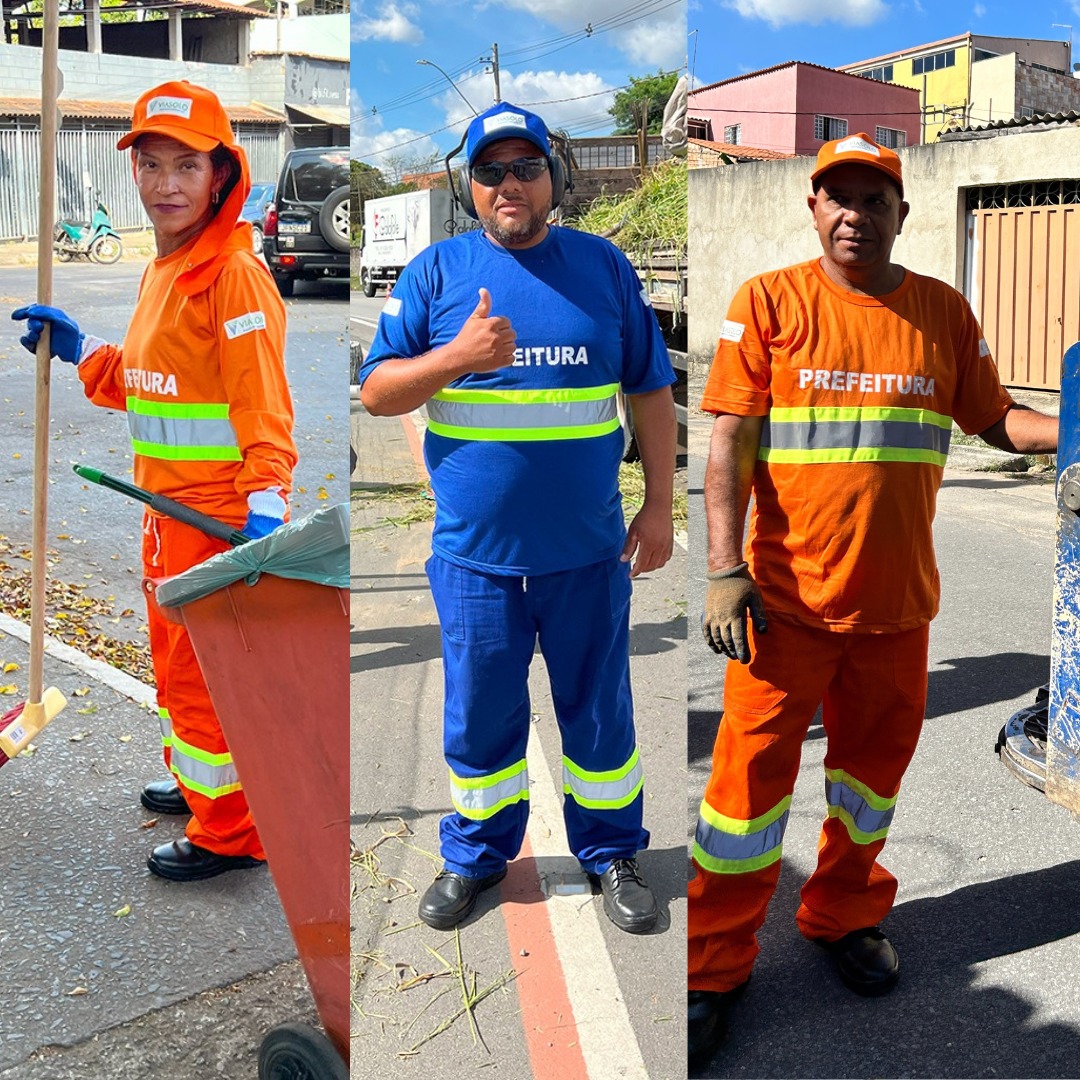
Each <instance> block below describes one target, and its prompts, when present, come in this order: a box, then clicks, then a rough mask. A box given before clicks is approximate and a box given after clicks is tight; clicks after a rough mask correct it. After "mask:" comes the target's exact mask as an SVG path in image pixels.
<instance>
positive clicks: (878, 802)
mask: <svg viewBox="0 0 1080 1080" xmlns="http://www.w3.org/2000/svg"><path fill="white" fill-rule="evenodd" d="M825 799H826V801H827V802H828V804H829V817H834V818H839V819H840V820H841V821H842V822H843V823H844V827H845V828H846V829H847V831H848V835H849V836H850V837H851V839H852V841H853V842H854V843H856V844H872V843H874V842H875V841H876V840H883V839H884V838H885V837H886V835H888V832H889V825H890V824H891V823H892V818H893V811H894V810H895V808H896V799H897V796H895V795H894V796H893V797H892V798H891V799H883V798H882V797H881V796H880V795H878V794H877V793H876V792H873V791H871V790H870V788H868V787H867V786H866V785H865V784H864V783H862V782H861V781H859V780H856V779H855V777H853V776H851V775H850V774H848V773H846V772H844V771H843V769H826V770H825Z"/></svg>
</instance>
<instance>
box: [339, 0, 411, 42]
mask: <svg viewBox="0 0 1080 1080" xmlns="http://www.w3.org/2000/svg"><path fill="white" fill-rule="evenodd" d="M418 14H419V12H418V9H417V7H416V5H415V4H396V3H395V2H394V0H388V2H387V3H385V4H383V6H382V9H381V10H380V12H379V14H378V15H377V16H366V15H364V13H363V11H362V9H358V10H357V11H355V12H354V15H353V20H352V33H351V37H352V40H353V41H371V40H377V41H396V42H399V43H401V42H407V43H416V42H418V41H422V40H423V37H424V33H423V31H422V30H421V29H420V27H419V26H418V25H417V24H416V23H415V22H413V21H412V20H413V19H414V18H416V16H417V15H418Z"/></svg>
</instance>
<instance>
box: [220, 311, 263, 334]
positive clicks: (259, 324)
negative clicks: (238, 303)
mask: <svg viewBox="0 0 1080 1080" xmlns="http://www.w3.org/2000/svg"><path fill="white" fill-rule="evenodd" d="M265 329H266V316H265V315H264V314H263V313H262V312H261V311H249V312H248V313H247V314H246V315H239V316H237V318H235V319H226V320H225V335H226V337H228V338H230V339H231V338H238V337H242V336H243V335H244V334H250V333H251V332H252V330H265Z"/></svg>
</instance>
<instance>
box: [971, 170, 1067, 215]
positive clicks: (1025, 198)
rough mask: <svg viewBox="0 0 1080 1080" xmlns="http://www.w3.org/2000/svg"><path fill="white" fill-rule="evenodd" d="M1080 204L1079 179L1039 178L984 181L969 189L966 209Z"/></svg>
mask: <svg viewBox="0 0 1080 1080" xmlns="http://www.w3.org/2000/svg"><path fill="white" fill-rule="evenodd" d="M1078 203H1080V180H1078V179H1075V178H1073V179H1070V180H1039V181H1034V182H1032V181H1028V182H1025V183H1019V184H987V185H985V186H983V187H974V188H968V191H967V208H968V210H969V211H974V210H1004V209H1005V208H1006V207H1025V206H1075V205H1076V204H1078Z"/></svg>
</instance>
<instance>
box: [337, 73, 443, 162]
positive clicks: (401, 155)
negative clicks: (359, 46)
mask: <svg viewBox="0 0 1080 1080" xmlns="http://www.w3.org/2000/svg"><path fill="white" fill-rule="evenodd" d="M349 100H350V108H349V115H350V116H351V117H352V138H351V140H350V147H351V152H352V157H353V158H355V159H356V160H357V161H364V162H367V164H369V165H374V166H375V168H376V169H381V170H382V172H383V174H384V175H388V174H392V173H394V172H395V171H401V170H404V171H406V172H408V171H409V169H410V168H411V167H412V166H413V165H414V164H415V163H418V162H421V161H423V160H425V159H426V158H428V157H430V156H431V155H432V154H434V153H435V152H437V150H438V146H437V144H436V143H435V140H434V139H432V138H431V136H429V135H427V134H426V133H425V132H423V131H414V130H413V129H412V128H406V127H399V128H392V129H390V130H387V129H386V128H385V127H384V126H383V119H382V117H381V116H380V115H379V114H378V113H374V114H373V113H372V112H371V111H370V110H369V109H365V108H364V103H363V102H362V101H361V100H360V97H359V95H357V94H356V93H355V92H352V93H350V98H349Z"/></svg>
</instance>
